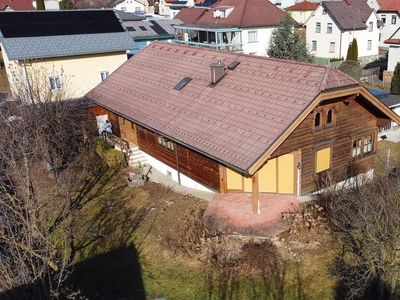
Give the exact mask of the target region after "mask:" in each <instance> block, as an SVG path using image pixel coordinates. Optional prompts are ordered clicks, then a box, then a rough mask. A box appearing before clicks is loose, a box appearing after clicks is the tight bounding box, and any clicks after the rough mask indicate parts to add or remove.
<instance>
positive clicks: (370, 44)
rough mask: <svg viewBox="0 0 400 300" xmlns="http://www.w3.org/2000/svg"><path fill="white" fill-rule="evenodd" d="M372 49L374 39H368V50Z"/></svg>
mask: <svg viewBox="0 0 400 300" xmlns="http://www.w3.org/2000/svg"><path fill="white" fill-rule="evenodd" d="M371 49H372V40H368V44H367V50H371Z"/></svg>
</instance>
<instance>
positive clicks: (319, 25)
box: [315, 22, 321, 33]
mask: <svg viewBox="0 0 400 300" xmlns="http://www.w3.org/2000/svg"><path fill="white" fill-rule="evenodd" d="M315 32H316V33H321V22H317V23H316V25H315Z"/></svg>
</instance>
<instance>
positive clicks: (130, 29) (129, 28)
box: [126, 26, 136, 31]
mask: <svg viewBox="0 0 400 300" xmlns="http://www.w3.org/2000/svg"><path fill="white" fill-rule="evenodd" d="M126 29H128V31H136V30H135V28H133V27H132V26H127V27H126Z"/></svg>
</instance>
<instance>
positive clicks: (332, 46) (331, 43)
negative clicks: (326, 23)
mask: <svg viewBox="0 0 400 300" xmlns="http://www.w3.org/2000/svg"><path fill="white" fill-rule="evenodd" d="M335 48H336V43H335V42H330V44H329V53H335V51H336V49H335Z"/></svg>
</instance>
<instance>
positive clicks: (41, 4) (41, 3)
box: [36, 0, 45, 10]
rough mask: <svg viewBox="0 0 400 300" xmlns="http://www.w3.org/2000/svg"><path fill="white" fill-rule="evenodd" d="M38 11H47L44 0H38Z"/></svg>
mask: <svg viewBox="0 0 400 300" xmlns="http://www.w3.org/2000/svg"><path fill="white" fill-rule="evenodd" d="M36 10H45V6H44V0H36Z"/></svg>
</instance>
